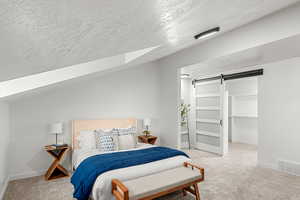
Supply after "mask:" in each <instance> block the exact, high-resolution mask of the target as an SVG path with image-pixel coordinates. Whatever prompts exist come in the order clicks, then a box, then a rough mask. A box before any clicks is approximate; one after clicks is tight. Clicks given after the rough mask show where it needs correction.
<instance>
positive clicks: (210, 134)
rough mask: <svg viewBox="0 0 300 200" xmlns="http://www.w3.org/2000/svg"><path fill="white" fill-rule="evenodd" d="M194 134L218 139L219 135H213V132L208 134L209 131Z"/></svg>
mask: <svg viewBox="0 0 300 200" xmlns="http://www.w3.org/2000/svg"><path fill="white" fill-rule="evenodd" d="M196 134H197V135H206V136H211V137H220V135H219V134H218V133H213V132H209V131H197V132H196Z"/></svg>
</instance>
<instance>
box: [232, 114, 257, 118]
mask: <svg viewBox="0 0 300 200" xmlns="http://www.w3.org/2000/svg"><path fill="white" fill-rule="evenodd" d="M230 117H231V118H235V117H236V118H239V117H244V118H258V116H257V115H251V114H245V115H240V114H239V115H231V116H230Z"/></svg>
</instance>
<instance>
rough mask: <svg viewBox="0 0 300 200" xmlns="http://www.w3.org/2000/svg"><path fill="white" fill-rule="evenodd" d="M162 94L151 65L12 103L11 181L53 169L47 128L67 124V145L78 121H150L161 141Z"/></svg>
mask: <svg viewBox="0 0 300 200" xmlns="http://www.w3.org/2000/svg"><path fill="white" fill-rule="evenodd" d="M159 91H160V85H159V70H158V67H157V66H156V65H155V64H154V63H148V64H144V65H142V66H137V67H134V68H130V69H127V70H123V71H118V72H114V73H111V74H106V75H105V76H100V77H96V78H93V79H89V80H83V81H80V82H76V83H74V84H73V85H68V86H65V87H58V88H53V89H51V90H49V91H46V92H42V93H39V94H38V95H35V94H33V95H30V96H27V97H22V98H20V99H18V100H14V101H13V102H11V120H12V121H11V124H12V126H11V127H12V130H11V131H12V149H13V150H12V155H11V156H12V162H11V167H10V174H11V175H12V178H13V179H14V178H21V177H27V176H32V175H38V174H40V173H43V172H44V170H46V169H47V168H48V167H49V165H50V162H51V158H50V157H49V156H48V155H47V153H46V152H45V151H43V146H44V145H46V144H51V143H53V142H54V138H55V137H54V136H53V135H49V134H48V132H47V127H48V125H49V123H53V122H57V121H62V122H64V123H65V124H66V130H65V138H66V139H65V141H66V142H67V143H70V124H69V122H70V120H74V119H99V118H126V117H135V118H138V119H143V118H145V117H150V118H152V120H153V122H152V123H153V126H152V131H153V134H154V135H159V134H160V124H159V98H160V96H159ZM65 164H66V163H65Z"/></svg>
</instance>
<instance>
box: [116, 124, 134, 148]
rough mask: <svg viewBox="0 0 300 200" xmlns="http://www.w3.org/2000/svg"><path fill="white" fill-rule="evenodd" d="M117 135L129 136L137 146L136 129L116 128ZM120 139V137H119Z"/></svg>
mask: <svg viewBox="0 0 300 200" xmlns="http://www.w3.org/2000/svg"><path fill="white" fill-rule="evenodd" d="M117 130H118V135H119V136H123V135H131V136H132V137H133V139H134V143H135V146H136V144H137V130H136V127H129V128H118V129H117ZM119 138H120V137H119Z"/></svg>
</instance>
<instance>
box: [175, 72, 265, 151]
mask: <svg viewBox="0 0 300 200" xmlns="http://www.w3.org/2000/svg"><path fill="white" fill-rule="evenodd" d="M260 75H261V74H260ZM228 77H229V78H228V79H227V80H225V79H223V78H221V79H220V78H216V79H211V78H209V79H202V80H203V81H199V82H195V81H193V80H195V77H193V76H186V75H185V76H183V77H181V103H182V104H184V105H190V110H189V114H188V118H189V120H188V123H185V125H186V126H182V127H181V131H180V143H181V145H180V146H181V148H183V149H184V148H190V147H191V148H193V149H198V150H202V151H207V152H211V153H215V154H219V155H225V154H227V152H228V148H229V149H230V147H231V146H233V145H234V144H242V145H243V144H244V145H249V147H251V148H252V147H253V148H256V146H257V143H258V142H257V136H258V126H257V124H258V114H257V79H258V78H257V76H253V77H252V75H251V76H250V77H240V78H238V79H235V78H232V77H230V76H228ZM186 127H187V128H186Z"/></svg>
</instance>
